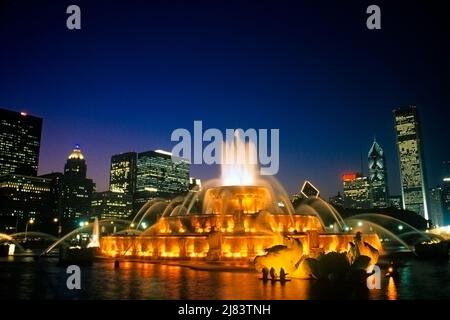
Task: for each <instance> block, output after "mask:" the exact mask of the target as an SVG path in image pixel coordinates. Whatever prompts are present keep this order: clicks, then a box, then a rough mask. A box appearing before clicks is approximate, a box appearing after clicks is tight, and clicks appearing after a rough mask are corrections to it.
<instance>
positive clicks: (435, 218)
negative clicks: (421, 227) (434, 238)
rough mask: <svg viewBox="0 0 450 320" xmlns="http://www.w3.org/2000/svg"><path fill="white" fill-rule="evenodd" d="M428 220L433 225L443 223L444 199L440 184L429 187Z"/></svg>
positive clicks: (441, 224) (440, 225)
mask: <svg viewBox="0 0 450 320" xmlns="http://www.w3.org/2000/svg"><path fill="white" fill-rule="evenodd" d="M430 220H431V223H432V224H433V225H434V226H439V227H442V226H443V225H444V201H443V192H442V187H440V186H437V187H435V188H431V189H430Z"/></svg>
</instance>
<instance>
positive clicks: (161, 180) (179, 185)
mask: <svg viewBox="0 0 450 320" xmlns="http://www.w3.org/2000/svg"><path fill="white" fill-rule="evenodd" d="M188 190H189V163H188V162H187V161H185V160H180V161H178V162H174V161H172V157H171V154H170V153H168V152H165V151H162V150H157V151H147V152H142V153H139V154H138V158H137V185H136V191H137V192H149V193H150V194H154V195H158V196H162V197H173V196H176V195H180V194H184V193H186V192H187V191H188Z"/></svg>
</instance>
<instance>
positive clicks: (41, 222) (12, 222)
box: [0, 174, 51, 233]
mask: <svg viewBox="0 0 450 320" xmlns="http://www.w3.org/2000/svg"><path fill="white" fill-rule="evenodd" d="M50 191H51V179H47V178H41V177H31V176H23V175H18V174H5V175H2V176H0V217H1V219H0V225H1V230H2V232H9V233H15V232H19V231H23V230H24V229H25V225H26V224H27V223H28V222H29V221H30V220H32V221H33V223H35V224H36V225H38V226H39V227H42V226H44V227H45V225H47V224H48V223H49V222H50V221H51V211H50ZM44 229H45V228H44ZM41 230H43V229H42V228H41Z"/></svg>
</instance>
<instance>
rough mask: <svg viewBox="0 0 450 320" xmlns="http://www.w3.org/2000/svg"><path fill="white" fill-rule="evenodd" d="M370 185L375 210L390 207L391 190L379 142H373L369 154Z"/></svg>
mask: <svg viewBox="0 0 450 320" xmlns="http://www.w3.org/2000/svg"><path fill="white" fill-rule="evenodd" d="M368 165H369V177H368V178H369V184H370V193H371V199H372V207H373V208H387V207H388V206H389V189H388V179H387V170H386V158H385V156H384V151H383V149H382V148H381V146H380V145H379V143H378V142H377V141H375V140H374V141H373V144H372V147H371V148H370V150H369V153H368Z"/></svg>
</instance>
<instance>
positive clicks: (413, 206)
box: [394, 106, 429, 220]
mask: <svg viewBox="0 0 450 320" xmlns="http://www.w3.org/2000/svg"><path fill="white" fill-rule="evenodd" d="M394 127H395V133H396V137H397V150H398V158H399V163H400V181H401V188H402V202H403V209H407V210H411V211H414V212H416V213H418V214H420V215H421V216H423V217H424V218H425V219H426V220H428V219H429V213H428V189H427V183H426V177H425V163H424V157H423V142H422V138H421V133H420V125H419V116H418V112H417V109H416V107H414V106H410V107H405V108H399V109H396V110H394Z"/></svg>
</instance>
